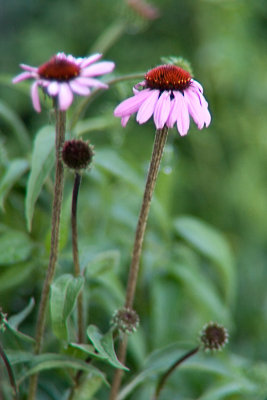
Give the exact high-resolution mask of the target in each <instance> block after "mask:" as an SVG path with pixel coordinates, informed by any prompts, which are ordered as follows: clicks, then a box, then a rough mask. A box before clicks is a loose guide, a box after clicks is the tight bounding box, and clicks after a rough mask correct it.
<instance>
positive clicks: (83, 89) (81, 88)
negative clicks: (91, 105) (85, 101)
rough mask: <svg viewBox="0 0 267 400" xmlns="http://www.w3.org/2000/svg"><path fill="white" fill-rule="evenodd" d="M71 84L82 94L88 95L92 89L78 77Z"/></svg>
mask: <svg viewBox="0 0 267 400" xmlns="http://www.w3.org/2000/svg"><path fill="white" fill-rule="evenodd" d="M69 85H70V87H71V89H72V90H73V92H75V93H77V94H79V95H80V96H88V95H89V94H90V89H89V88H88V87H87V86H84V85H81V84H80V83H79V82H78V81H77V80H76V79H75V80H73V81H71V82H70V83H69Z"/></svg>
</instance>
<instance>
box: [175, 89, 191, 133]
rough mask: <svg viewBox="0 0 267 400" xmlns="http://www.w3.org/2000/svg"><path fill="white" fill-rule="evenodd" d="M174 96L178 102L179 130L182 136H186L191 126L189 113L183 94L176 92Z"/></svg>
mask: <svg viewBox="0 0 267 400" xmlns="http://www.w3.org/2000/svg"><path fill="white" fill-rule="evenodd" d="M174 95H175V97H176V101H177V107H176V110H177V129H178V132H179V133H180V135H181V136H184V135H186V134H187V132H188V129H189V125H190V119H189V113H188V109H187V105H186V102H185V99H184V96H183V95H182V93H181V92H179V91H175V92H174Z"/></svg>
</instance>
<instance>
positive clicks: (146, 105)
mask: <svg viewBox="0 0 267 400" xmlns="http://www.w3.org/2000/svg"><path fill="white" fill-rule="evenodd" d="M159 93H160V92H159V90H151V92H150V95H149V96H148V97H147V98H146V100H145V101H144V102H143V103H142V104H141V107H140V108H139V110H138V113H137V116H136V121H137V122H139V124H143V123H145V122H146V121H148V120H149V118H150V117H151V116H152V114H153V112H154V110H155V105H156V102H157V100H158V97H159Z"/></svg>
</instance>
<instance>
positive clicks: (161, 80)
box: [145, 64, 192, 91]
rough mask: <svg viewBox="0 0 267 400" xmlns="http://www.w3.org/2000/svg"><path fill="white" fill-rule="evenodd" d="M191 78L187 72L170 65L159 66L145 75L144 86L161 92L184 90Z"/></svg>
mask: <svg viewBox="0 0 267 400" xmlns="http://www.w3.org/2000/svg"><path fill="white" fill-rule="evenodd" d="M191 78H192V77H191V75H190V74H189V72H187V71H185V70H184V69H182V68H180V67H177V66H176V65H171V64H166V65H160V66H159V67H156V68H153V69H151V70H150V71H148V73H147V74H146V75H145V81H146V86H147V87H148V88H150V89H159V90H161V91H163V90H180V91H182V90H185V89H187V88H188V87H189V85H190V81H191Z"/></svg>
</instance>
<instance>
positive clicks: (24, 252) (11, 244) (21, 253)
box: [0, 229, 33, 266]
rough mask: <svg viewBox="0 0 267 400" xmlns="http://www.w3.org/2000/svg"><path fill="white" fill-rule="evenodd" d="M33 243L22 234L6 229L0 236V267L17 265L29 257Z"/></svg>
mask: <svg viewBox="0 0 267 400" xmlns="http://www.w3.org/2000/svg"><path fill="white" fill-rule="evenodd" d="M32 248H33V243H32V242H31V240H30V238H29V237H28V236H27V235H26V234H25V233H23V232H20V231H14V230H11V229H7V230H6V231H5V232H4V233H2V234H1V240H0V266H1V265H2V266H7V265H11V264H17V263H20V262H22V261H25V260H27V259H28V258H29V256H30V255H31V252H32Z"/></svg>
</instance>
